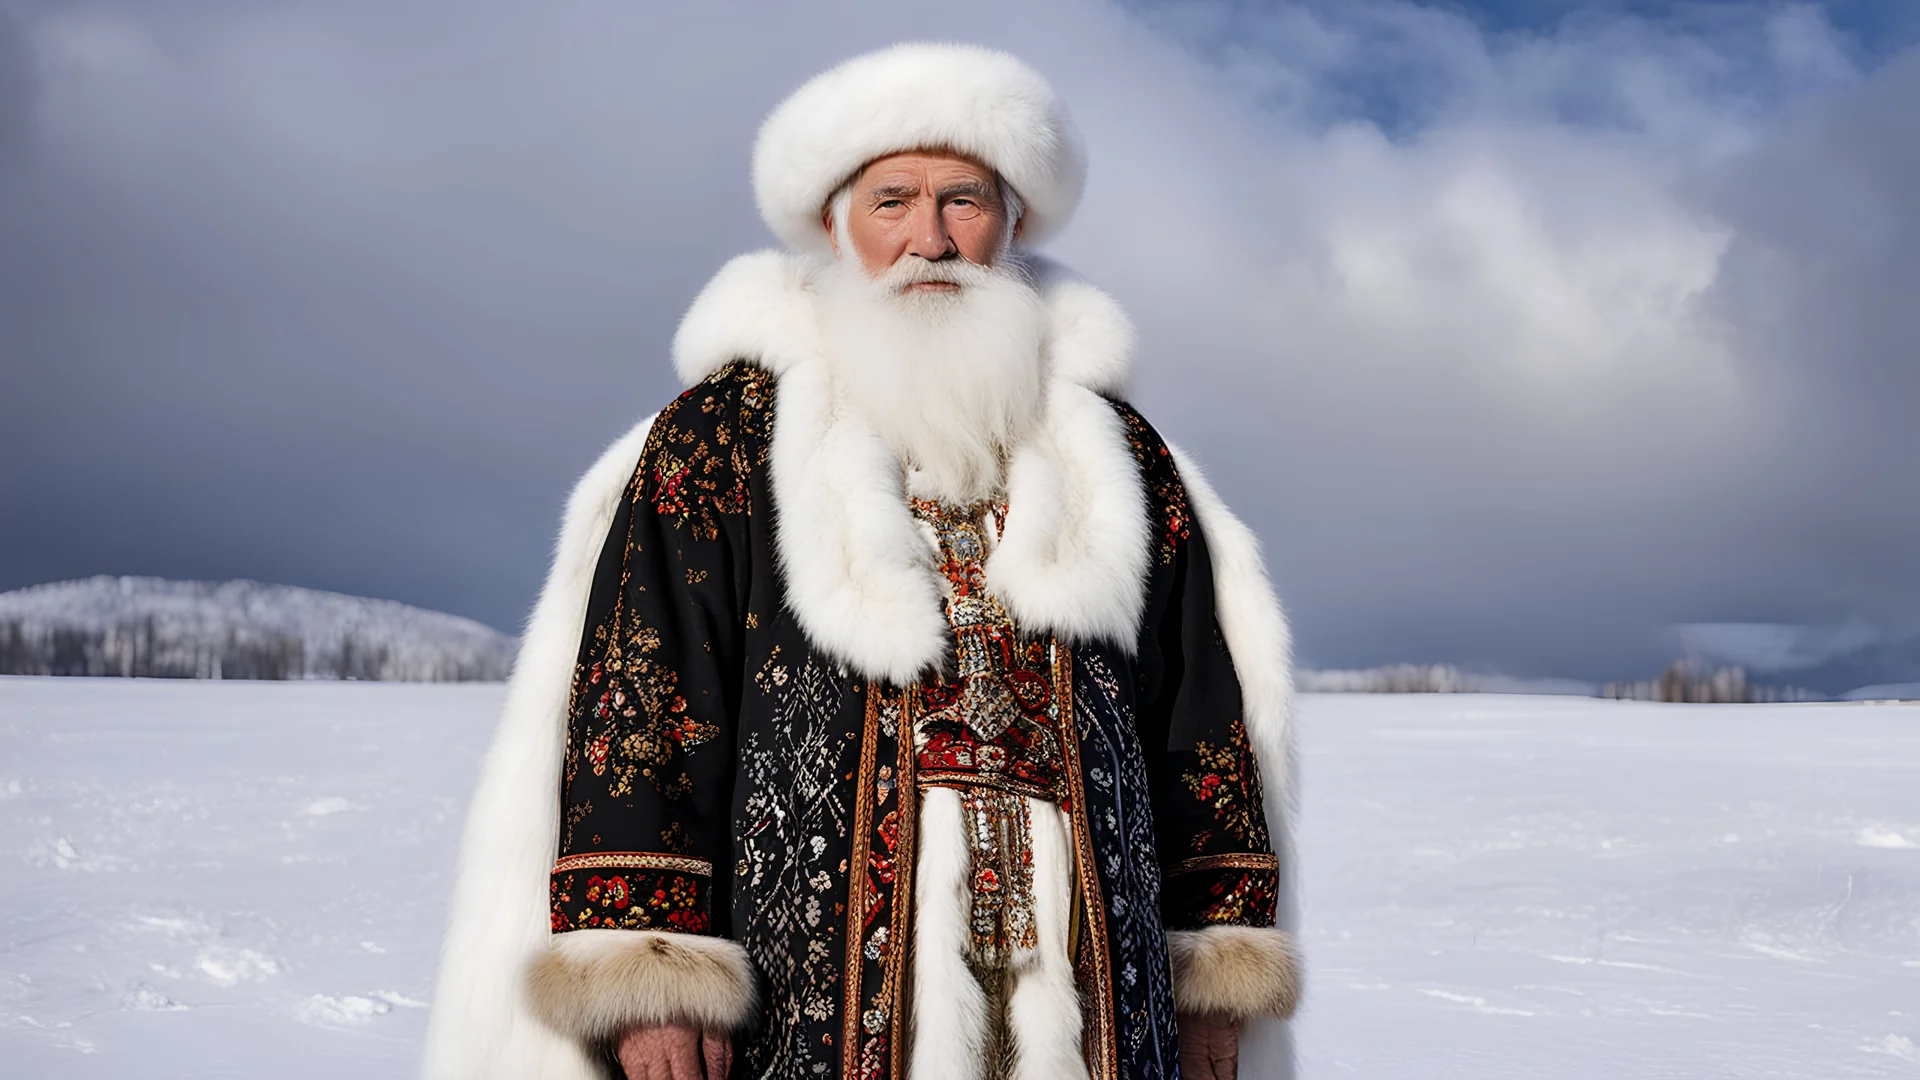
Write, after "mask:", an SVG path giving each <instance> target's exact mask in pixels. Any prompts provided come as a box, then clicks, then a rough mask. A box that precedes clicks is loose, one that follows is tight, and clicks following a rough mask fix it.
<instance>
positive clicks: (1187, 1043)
mask: <svg viewBox="0 0 1920 1080" xmlns="http://www.w3.org/2000/svg"><path fill="white" fill-rule="evenodd" d="M1239 1074H1240V1024H1239V1022H1238V1021H1236V1020H1228V1019H1226V1018H1225V1017H1220V1016H1203V1015H1201V1014H1199V1013H1181V1014H1180V1076H1181V1078H1182V1080H1235V1078H1236V1077H1238V1076H1239Z"/></svg>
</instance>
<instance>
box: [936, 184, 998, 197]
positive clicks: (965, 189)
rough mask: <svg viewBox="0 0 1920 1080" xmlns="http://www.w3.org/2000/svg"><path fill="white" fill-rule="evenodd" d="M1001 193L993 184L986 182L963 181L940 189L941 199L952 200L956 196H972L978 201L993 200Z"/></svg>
mask: <svg viewBox="0 0 1920 1080" xmlns="http://www.w3.org/2000/svg"><path fill="white" fill-rule="evenodd" d="M998 194H999V193H998V192H996V191H995V190H994V188H993V185H992V184H989V183H987V182H986V181H984V180H961V181H959V182H957V183H953V184H948V185H947V186H946V187H943V188H941V189H940V197H941V198H943V199H951V198H953V197H954V196H956V195H971V196H973V197H974V198H976V199H992V198H994V197H996V196H997V195H998Z"/></svg>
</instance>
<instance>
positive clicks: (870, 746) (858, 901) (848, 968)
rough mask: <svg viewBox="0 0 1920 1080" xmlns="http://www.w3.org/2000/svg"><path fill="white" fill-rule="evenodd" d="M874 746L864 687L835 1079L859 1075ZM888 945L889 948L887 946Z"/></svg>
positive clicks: (874, 704)
mask: <svg viewBox="0 0 1920 1080" xmlns="http://www.w3.org/2000/svg"><path fill="white" fill-rule="evenodd" d="M879 742H880V687H879V685H878V684H876V683H871V682H869V683H868V684H867V709H866V719H865V721H864V722H863V723H862V725H861V731H860V769H859V771H858V772H856V773H855V774H854V789H853V854H852V856H851V858H850V859H849V863H848V873H847V932H846V938H845V945H846V960H845V962H844V964H843V965H842V967H841V974H840V981H841V983H842V984H844V985H843V986H842V994H843V996H842V999H841V1004H840V1075H841V1076H846V1077H857V1076H859V1075H860V1014H861V1013H862V1012H863V1011H864V1010H863V1009H862V1008H861V991H862V990H864V989H865V988H866V987H865V985H864V982H865V980H863V979H862V978H861V976H862V975H863V974H864V971H865V968H866V964H865V963H864V961H863V959H862V957H863V955H864V948H865V944H866V938H867V889H868V888H869V884H868V882H869V881H870V879H871V873H872V871H871V869H870V868H869V867H868V865H867V864H868V861H869V859H870V857H871V854H872V850H873V847H872V844H873V838H872V835H871V834H872V831H873V810H874V805H873V804H874V802H875V798H874V785H875V781H876V779H877V777H876V775H875V767H874V755H875V753H876V752H877V751H878V750H879V745H878V744H879ZM889 944H891V943H889Z"/></svg>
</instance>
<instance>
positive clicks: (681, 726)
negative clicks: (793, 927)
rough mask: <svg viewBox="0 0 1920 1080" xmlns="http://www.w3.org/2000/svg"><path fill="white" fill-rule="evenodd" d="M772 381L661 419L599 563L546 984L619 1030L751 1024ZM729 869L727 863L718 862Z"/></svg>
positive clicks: (680, 405) (572, 733)
mask: <svg viewBox="0 0 1920 1080" xmlns="http://www.w3.org/2000/svg"><path fill="white" fill-rule="evenodd" d="M770 394H771V383H770V381H769V380H767V379H766V378H764V377H763V376H760V375H759V374H758V373H757V371H756V369H751V368H744V367H740V366H735V367H730V368H727V369H723V370H722V371H720V372H718V373H716V374H715V375H713V376H712V377H710V378H709V379H708V380H707V381H705V382H703V383H702V384H700V385H699V386H696V387H694V388H693V389H692V390H689V391H688V392H687V393H686V394H684V395H682V396H681V397H680V398H679V399H678V400H677V401H675V402H674V403H673V404H672V405H670V406H668V408H667V409H666V410H664V411H663V412H662V413H661V414H660V417H659V419H657V420H656V421H655V422H654V425H653V429H652V431H651V432H650V433H649V436H648V439H647V444H646V449H645V451H644V452H643V454H642V456H641V460H640V462H639V465H638V468H637V469H636V470H635V472H634V475H633V478H632V480H631V481H630V483H629V484H628V487H627V491H626V495H625V498H624V499H623V503H622V505H621V507H620V508H619V510H618V512H617V513H616V514H615V515H614V520H613V523H612V525H611V527H610V528H609V530H608V533H607V537H606V541H605V544H604V546H603V548H602V550H601V556H600V561H599V564H598V567H597V569H596V571H595V574H594V579H593V585H592V594H591V597H590V598H589V601H588V605H587V615H586V624H585V627H584V631H583V633H582V635H581V647H580V654H579V658H578V661H577V663H576V665H575V671H574V678H573V686H572V691H571V696H570V700H569V705H568V728H567V746H566V753H565V756H564V758H563V765H562V775H561V776H560V777H559V778H558V779H559V798H560V800H561V821H560V843H559V850H558V851H557V852H556V859H555V863H554V866H553V870H552V873H551V875H550V880H549V886H548V891H549V897H550V901H551V911H550V917H551V929H552V932H553V941H552V945H551V946H550V948H549V949H548V951H547V953H546V954H545V955H543V956H542V957H540V958H539V959H538V960H537V961H536V962H535V963H534V965H533V967H532V968H531V969H530V973H529V983H528V989H529V995H530V998H531V999H532V1001H533V1004H534V1007H535V1010H536V1012H537V1013H538V1014H539V1015H540V1016H541V1018H542V1019H543V1020H544V1021H546V1022H547V1023H548V1024H549V1026H552V1027H554V1028H556V1029H559V1030H561V1031H564V1032H566V1033H569V1034H573V1035H577V1036H579V1037H581V1038H583V1039H587V1040H590V1041H599V1042H605V1041H607V1040H610V1039H612V1038H615V1037H617V1036H618V1035H619V1034H620V1033H622V1032H623V1031H625V1030H627V1029H629V1028H631V1027H633V1026H635V1025H639V1024H646V1023H663V1022H690V1023H696V1024H698V1025H700V1026H704V1027H708V1028H719V1029H727V1028H734V1027H739V1026H741V1025H743V1024H744V1023H746V1022H747V1021H748V1020H749V1018H750V1015H751V1012H752V1009H753V1003H754V979H753V973H752V967H751V965H750V963H749V962H748V961H747V958H746V953H745V951H744V950H742V949H741V948H740V947H739V946H738V945H737V944H735V943H734V942H732V941H729V940H726V934H725V930H726V925H727V918H726V914H727V911H728V910H729V905H728V896H727V893H726V889H727V883H728V881H729V878H730V876H731V875H729V874H727V873H726V872H725V869H726V867H727V860H728V854H727V853H728V851H729V850H730V848H731V838H730V829H729V826H728V822H729V819H730V813H729V807H730V805H731V801H732V779H733V765H734V760H735V752H734V746H735V734H736V733H735V718H736V716H737V714H738V709H739V702H740V692H741V683H742V674H741V671H742V663H743V661H742V647H743V638H744V634H745V630H746V619H747V607H746V597H747V593H748V586H749V581H748V580H747V578H748V575H749V572H750V567H751V560H750V557H749V548H748V537H747V519H748V518H749V517H750V515H751V513H752V511H753V507H752V505H751V501H752V500H751V497H750V493H749V492H750V488H749V482H748V481H749V477H750V475H751V473H752V470H753V469H755V468H757V467H758V466H759V465H760V464H761V463H762V461H761V457H762V450H763V448H764V446H765V444H766V443H765V439H764V438H763V437H762V436H763V435H764V432H762V431H760V430H759V427H760V425H762V424H763V423H764V417H765V415H766V413H767V409H766V406H767V405H769V404H770V402H769V401H768V397H769V396H770ZM716 871H718V872H716Z"/></svg>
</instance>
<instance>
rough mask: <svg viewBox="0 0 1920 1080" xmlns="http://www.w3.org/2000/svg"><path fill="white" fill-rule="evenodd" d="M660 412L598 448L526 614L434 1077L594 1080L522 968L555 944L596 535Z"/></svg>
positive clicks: (434, 1024) (471, 821) (431, 1059)
mask: <svg viewBox="0 0 1920 1080" xmlns="http://www.w3.org/2000/svg"><path fill="white" fill-rule="evenodd" d="M652 424H653V421H652V419H651V418H649V419H648V420H645V421H643V422H641V423H640V424H639V425H638V426H636V427H635V428H634V429H633V430H632V431H629V432H628V433H627V434H626V435H625V436H624V437H622V438H621V439H620V440H619V441H618V442H616V443H614V444H613V446H612V447H610V448H608V450H607V452H606V453H605V454H603V455H601V457H600V460H599V461H597V462H595V463H594V465H593V467H592V468H591V469H588V470H587V473H586V475H585V476H583V477H581V479H580V483H579V484H578V485H576V486H575V487H574V490H573V494H572V496H571V497H570V498H569V499H568V500H567V509H566V515H565V518H564V520H563V523H562V525H561V527H560V538H559V542H558V543H557V544H556V545H555V549H554V557H553V568H552V570H551V571H550V572H549V573H548V574H547V583H546V587H545V588H543V589H542V590H541V592H540V601H539V603H538V604H537V605H536V606H535V607H534V609H533V617H532V618H531V619H529V620H528V622H527V630H526V634H525V635H524V636H523V637H522V638H521V642H520V656H519V659H518V660H516V661H515V663H514V668H513V678H512V680H511V681H510V682H509V683H508V684H507V701H506V707H505V709H504V710H503V711H502V714H501V718H500V726H499V727H498V729H496V731H495V734H494V738H493V745H492V747H491V748H490V749H489V750H488V751H487V757H486V760H485V762H484V763H483V764H482V765H481V768H480V780H479V783H478V785H477V786H476V788H475V790H474V794H473V803H472V806H471V808H470V809H469V810H468V812H467V824H466V832H465V835H464V836H463V837H462V839H461V842H460V865H459V869H458V872H457V878H456V885H455V887H454V890H453V910H452V913H451V915H450V917H449V920H448V924H447V935H446V939H445V942H444V944H443V947H442V949H441V956H440V975H439V980H438V982H437V984H436V985H435V988H434V996H433V1015H432V1017H431V1019H430V1020H429V1021H428V1024H427V1039H426V1048H425V1052H424V1056H423V1059H422V1063H421V1073H422V1075H423V1076H424V1077H426V1078H427V1080H475V1078H477V1077H501V1078H506V1077H512V1078H514V1080H536V1078H537V1080H594V1077H595V1076H596V1073H595V1071H594V1067H593V1066H592V1065H591V1064H590V1063H589V1061H588V1060H587V1057H586V1055H585V1053H584V1052H583V1051H582V1049H581V1046H580V1044H579V1043H578V1041H576V1040H574V1039H570V1038H566V1037H564V1036H562V1035H560V1034H559V1033H557V1032H555V1031H554V1030H552V1029H551V1028H549V1027H547V1026H545V1025H543V1024H540V1023H539V1022H537V1021H536V1020H535V1019H534V1017H533V1015H532V1013H531V1012H530V1011H529V1010H528V1007H527V1003H526V1001H525V1000H524V999H523V998H522V996H521V971H522V968H523V966H524V965H525V964H526V962H527V960H528V959H529V958H530V957H532V956H534V955H535V954H537V953H539V952H540V951H542V950H543V949H545V948H546V946H547V939H548V937H549V936H550V932H549V930H548V921H549V915H548V910H547V904H548V897H547V872H548V871H549V870H551V869H552V868H553V859H554V853H555V852H556V851H558V850H559V843H560V800H559V798H558V797H557V794H556V791H557V788H556V786H555V785H556V784H557V783H558V777H559V776H560V764H561V757H562V755H563V754H564V753H565V749H566V739H567V696H568V691H569V689H570V687H571V686H572V682H573V664H574V658H575V656H577V655H578V653H579V649H580V633H581V628H582V626H584V625H585V623H586V617H587V596H588V593H589V592H590V590H591V588H592V584H593V571H594V565H595V563H596V562H597V561H598V559H599V556H600V545H601V543H602V541H603V540H604V539H605V538H606V533H607V528H608V526H609V525H610V524H611V523H612V521H613V514H614V510H615V509H616V507H617V506H618V505H619V501H620V493H621V492H622V491H623V490H624V489H625V487H626V483H627V480H628V478H629V477H631V476H632V475H633V468H634V464H635V463H636V462H638V461H639V460H640V451H641V449H642V448H643V447H644V446H645V445H646V441H647V431H648V429H649V428H650V427H651V426H652Z"/></svg>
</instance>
